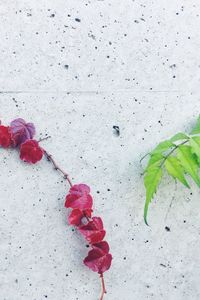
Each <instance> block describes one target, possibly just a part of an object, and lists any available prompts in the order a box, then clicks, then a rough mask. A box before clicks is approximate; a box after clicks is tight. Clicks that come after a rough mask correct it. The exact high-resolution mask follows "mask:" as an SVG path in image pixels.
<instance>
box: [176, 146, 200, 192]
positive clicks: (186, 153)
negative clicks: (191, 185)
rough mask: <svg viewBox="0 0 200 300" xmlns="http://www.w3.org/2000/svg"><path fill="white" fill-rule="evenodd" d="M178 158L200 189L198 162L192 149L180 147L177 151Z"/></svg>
mask: <svg viewBox="0 0 200 300" xmlns="http://www.w3.org/2000/svg"><path fill="white" fill-rule="evenodd" d="M177 157H178V159H179V161H180V163H181V165H182V166H183V168H184V171H185V172H186V173H188V174H189V175H190V176H191V177H192V178H193V179H194V181H195V182H196V184H197V185H198V186H199V187H200V178H199V176H198V162H197V159H196V158H195V156H194V154H193V153H192V148H191V147H190V146H186V145H180V146H179V147H178V149H177Z"/></svg>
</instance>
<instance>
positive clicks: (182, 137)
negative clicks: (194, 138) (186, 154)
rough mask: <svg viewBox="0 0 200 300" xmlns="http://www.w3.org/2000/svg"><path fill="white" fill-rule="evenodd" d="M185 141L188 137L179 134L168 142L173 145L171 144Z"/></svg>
mask: <svg viewBox="0 0 200 300" xmlns="http://www.w3.org/2000/svg"><path fill="white" fill-rule="evenodd" d="M187 139H188V136H187V135H186V134H185V133H182V132H179V133H177V134H175V135H174V136H173V137H172V138H171V139H170V141H171V142H172V143H173V142H176V141H180V140H187Z"/></svg>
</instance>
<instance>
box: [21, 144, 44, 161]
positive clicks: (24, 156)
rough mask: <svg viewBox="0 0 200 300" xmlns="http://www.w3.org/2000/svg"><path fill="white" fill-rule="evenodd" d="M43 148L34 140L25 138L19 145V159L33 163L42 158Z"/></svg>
mask: <svg viewBox="0 0 200 300" xmlns="http://www.w3.org/2000/svg"><path fill="white" fill-rule="evenodd" d="M43 153H44V150H43V149H42V148H41V147H40V146H39V144H38V142H37V141H35V140H27V141H26V142H24V143H23V144H21V146H20V159H21V160H23V161H26V162H28V163H33V164H35V163H36V162H37V161H39V160H41V159H42V156H43Z"/></svg>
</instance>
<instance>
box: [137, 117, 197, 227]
mask: <svg viewBox="0 0 200 300" xmlns="http://www.w3.org/2000/svg"><path fill="white" fill-rule="evenodd" d="M198 134H200V116H199V118H198V120H197V123H196V125H195V127H194V128H193V129H192V131H191V132H190V133H189V134H185V133H182V132H179V133H177V134H175V135H174V136H173V137H172V138H170V139H168V140H165V141H163V142H161V143H159V144H158V145H157V147H156V148H155V149H154V150H153V151H151V152H150V153H148V154H147V155H150V159H149V161H148V164H147V167H146V168H145V170H144V185H145V188H146V202H145V206H144V221H145V223H146V224H147V225H148V223H147V213H148V208H149V204H150V202H151V200H152V199H153V197H154V195H155V193H156V191H157V188H158V185H159V183H160V181H161V178H162V176H163V172H164V170H166V171H167V173H168V174H169V175H170V176H171V177H172V178H173V179H175V180H176V179H177V180H179V181H180V182H181V183H182V184H183V185H184V186H185V187H187V188H190V185H189V184H188V182H187V180H186V178H185V175H186V174H187V175H189V176H190V177H191V178H192V179H193V180H194V182H195V183H196V184H197V185H198V187H200V177H199V174H198V171H199V167H200V136H198ZM147 155H145V156H144V157H143V158H142V159H141V161H142V160H143V159H144V158H145V157H146V156H147Z"/></svg>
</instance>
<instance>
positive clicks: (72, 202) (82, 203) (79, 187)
mask: <svg viewBox="0 0 200 300" xmlns="http://www.w3.org/2000/svg"><path fill="white" fill-rule="evenodd" d="M89 193H90V188H89V186H87V185H86V184H76V185H73V186H72V187H71V189H70V190H69V194H68V195H67V196H66V201H65V207H66V208H68V207H71V208H78V209H80V210H83V209H88V208H89V209H90V208H92V204H93V200H92V197H91V196H90V195H89Z"/></svg>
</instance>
